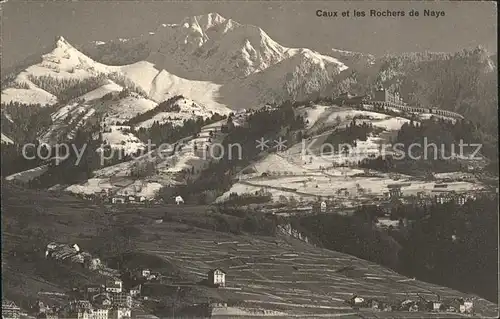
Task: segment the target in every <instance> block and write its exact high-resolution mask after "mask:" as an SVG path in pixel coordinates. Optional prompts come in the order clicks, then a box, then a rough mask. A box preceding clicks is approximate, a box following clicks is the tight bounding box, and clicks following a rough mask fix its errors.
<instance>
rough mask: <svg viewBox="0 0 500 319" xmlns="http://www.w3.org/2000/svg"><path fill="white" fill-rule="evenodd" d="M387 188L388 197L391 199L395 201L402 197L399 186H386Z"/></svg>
mask: <svg viewBox="0 0 500 319" xmlns="http://www.w3.org/2000/svg"><path fill="white" fill-rule="evenodd" d="M387 188H389V197H390V198H391V199H397V198H400V197H401V196H402V195H403V193H402V192H401V186H399V185H387Z"/></svg>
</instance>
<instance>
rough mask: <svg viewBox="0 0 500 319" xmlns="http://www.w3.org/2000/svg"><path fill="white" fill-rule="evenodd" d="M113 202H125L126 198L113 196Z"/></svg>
mask: <svg viewBox="0 0 500 319" xmlns="http://www.w3.org/2000/svg"><path fill="white" fill-rule="evenodd" d="M111 203H112V204H125V198H123V197H113V198H111Z"/></svg>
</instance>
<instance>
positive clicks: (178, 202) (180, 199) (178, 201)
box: [175, 196, 184, 205]
mask: <svg viewBox="0 0 500 319" xmlns="http://www.w3.org/2000/svg"><path fill="white" fill-rule="evenodd" d="M175 203H176V204H177V205H179V204H181V203H182V204H184V199H183V198H182V197H181V196H176V197H175Z"/></svg>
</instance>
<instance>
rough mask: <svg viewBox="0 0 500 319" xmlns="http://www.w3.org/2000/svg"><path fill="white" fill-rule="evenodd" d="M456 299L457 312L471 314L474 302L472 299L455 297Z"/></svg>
mask: <svg viewBox="0 0 500 319" xmlns="http://www.w3.org/2000/svg"><path fill="white" fill-rule="evenodd" d="M457 301H458V304H459V306H458V309H459V312H460V313H464V314H472V313H473V312H474V302H473V300H472V299H470V298H466V299H462V298H460V299H457Z"/></svg>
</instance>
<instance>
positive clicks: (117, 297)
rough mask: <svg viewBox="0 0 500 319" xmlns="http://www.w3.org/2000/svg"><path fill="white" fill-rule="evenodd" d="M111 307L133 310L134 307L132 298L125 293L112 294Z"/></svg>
mask: <svg viewBox="0 0 500 319" xmlns="http://www.w3.org/2000/svg"><path fill="white" fill-rule="evenodd" d="M111 305H112V306H113V307H122V308H131V307H132V296H131V295H130V294H127V293H125V292H119V293H112V294H111Z"/></svg>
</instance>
